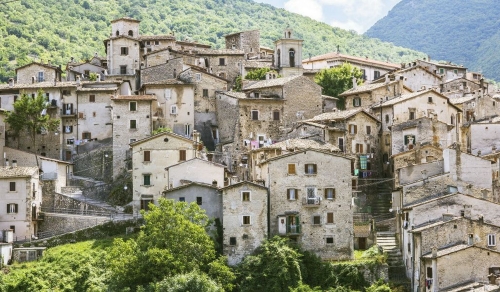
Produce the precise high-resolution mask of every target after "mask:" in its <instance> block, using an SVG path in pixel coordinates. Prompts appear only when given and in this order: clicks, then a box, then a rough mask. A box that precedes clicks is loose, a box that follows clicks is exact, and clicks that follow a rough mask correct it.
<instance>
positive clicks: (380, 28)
mask: <svg viewBox="0 0 500 292" xmlns="http://www.w3.org/2000/svg"><path fill="white" fill-rule="evenodd" d="M499 13H500V5H498V3H497V2H496V1H490V0H467V1H456V0H402V1H401V2H400V3H398V4H397V5H396V6H395V7H394V8H393V9H392V10H391V11H390V12H389V14H388V15H387V16H386V17H384V18H382V19H381V20H379V21H378V22H377V23H375V24H374V25H373V26H372V27H371V28H370V29H369V30H368V31H367V32H366V33H365V35H366V36H369V37H374V38H379V39H381V40H383V41H387V42H392V43H394V44H396V45H399V46H404V47H409V48H412V49H415V50H420V51H425V52H426V53H427V54H429V55H430V56H431V58H432V59H434V60H436V59H437V60H447V61H452V62H454V63H457V64H463V65H464V66H466V67H468V68H469V69H470V70H475V71H482V72H483V74H485V75H486V76H487V77H488V78H493V79H496V80H500V54H498V48H497V47H498V45H499V44H500V33H499V31H500V21H499V19H498V14H499Z"/></svg>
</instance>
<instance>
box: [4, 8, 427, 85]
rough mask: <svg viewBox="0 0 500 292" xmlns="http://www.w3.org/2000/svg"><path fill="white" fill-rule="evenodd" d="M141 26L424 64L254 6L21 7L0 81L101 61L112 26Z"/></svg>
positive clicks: (184, 35)
mask: <svg viewBox="0 0 500 292" xmlns="http://www.w3.org/2000/svg"><path fill="white" fill-rule="evenodd" d="M123 16H128V17H133V18H136V19H139V20H141V28H140V29H141V33H142V34H169V33H174V34H175V36H176V37H177V39H180V40H185V39H187V40H190V41H198V42H200V43H205V44H211V45H213V46H214V47H221V46H223V42H224V38H223V36H224V35H226V34H229V33H233V32H237V31H242V30H249V29H260V33H261V39H262V45H263V46H268V47H273V41H274V40H276V39H278V38H280V36H281V33H282V31H283V30H284V29H285V28H286V27H291V28H292V29H293V30H294V31H295V33H296V35H295V36H296V37H298V38H302V39H304V58H307V57H309V56H310V55H312V56H314V55H318V54H323V53H327V52H331V51H334V50H336V48H337V46H339V47H340V50H341V52H342V53H346V54H352V55H356V56H368V57H371V58H374V59H378V60H384V61H386V60H389V61H391V62H394V63H398V62H400V61H409V60H414V59H416V58H418V57H423V56H424V55H423V54H422V53H419V52H416V51H413V50H409V49H406V48H403V47H396V46H394V45H392V44H389V43H384V42H381V41H379V40H376V39H370V38H368V37H365V36H362V35H358V34H357V33H356V32H354V31H346V30H342V29H339V28H334V27H331V26H329V25H327V24H325V23H321V22H317V21H314V20H312V19H310V18H308V17H303V16H300V15H298V14H294V13H290V12H287V11H285V10H284V9H278V8H275V7H273V6H271V5H267V4H259V3H255V2H253V1H251V0H191V1H184V0H165V1H157V0H130V1H129V0H18V1H15V0H14V1H8V3H6V4H3V5H2V9H1V10H0V36H1V39H2V41H1V42H0V81H6V79H7V78H8V77H11V76H14V74H15V73H14V69H15V67H17V66H21V65H24V64H26V63H29V62H31V61H33V60H36V61H40V60H41V61H43V62H47V61H49V60H50V61H51V63H52V64H57V65H63V67H64V65H65V64H66V63H67V62H68V61H69V60H70V58H71V57H75V59H76V60H85V59H88V58H89V57H91V56H92V55H93V54H94V53H95V52H98V53H99V55H101V56H102V55H104V45H103V40H104V39H105V38H106V37H107V36H109V34H110V20H112V19H116V18H119V17H123Z"/></svg>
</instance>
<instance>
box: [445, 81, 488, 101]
mask: <svg viewBox="0 0 500 292" xmlns="http://www.w3.org/2000/svg"><path fill="white" fill-rule="evenodd" d="M440 92H441V93H442V94H443V95H446V96H448V97H450V98H459V97H463V96H465V95H468V94H476V93H477V94H480V93H483V94H486V93H488V83H485V82H484V80H480V81H479V80H478V81H477V82H476V81H475V80H470V79H467V78H465V77H459V78H456V79H452V80H448V81H446V82H443V83H441V85H440Z"/></svg>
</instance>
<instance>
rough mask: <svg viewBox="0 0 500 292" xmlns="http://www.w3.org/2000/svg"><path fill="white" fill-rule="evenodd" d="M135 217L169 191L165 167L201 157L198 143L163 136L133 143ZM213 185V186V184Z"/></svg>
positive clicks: (165, 133)
mask: <svg viewBox="0 0 500 292" xmlns="http://www.w3.org/2000/svg"><path fill="white" fill-rule="evenodd" d="M130 148H131V149H130V151H131V155H132V184H133V189H134V190H133V203H132V204H133V208H134V213H137V212H138V211H139V210H140V209H144V208H146V207H147V205H148V204H149V203H150V202H153V203H156V202H158V198H159V197H160V196H161V194H162V192H163V191H164V190H166V189H168V173H167V171H166V170H165V167H168V166H171V165H174V164H177V163H179V162H181V161H186V160H188V159H192V158H194V157H197V155H198V150H197V149H198V143H197V142H196V141H195V140H191V139H188V138H186V137H184V136H180V135H177V134H174V133H169V132H162V133H159V134H157V135H154V136H150V137H147V138H144V139H142V140H138V141H135V142H132V143H130ZM210 183H211V182H210Z"/></svg>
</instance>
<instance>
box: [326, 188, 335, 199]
mask: <svg viewBox="0 0 500 292" xmlns="http://www.w3.org/2000/svg"><path fill="white" fill-rule="evenodd" d="M325 199H326V200H333V199H335V189H334V188H326V189H325Z"/></svg>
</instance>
